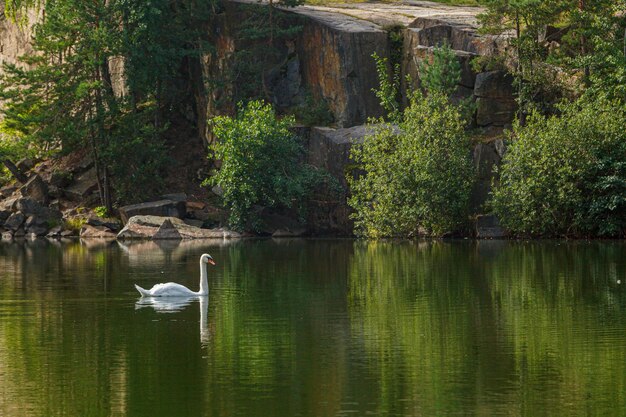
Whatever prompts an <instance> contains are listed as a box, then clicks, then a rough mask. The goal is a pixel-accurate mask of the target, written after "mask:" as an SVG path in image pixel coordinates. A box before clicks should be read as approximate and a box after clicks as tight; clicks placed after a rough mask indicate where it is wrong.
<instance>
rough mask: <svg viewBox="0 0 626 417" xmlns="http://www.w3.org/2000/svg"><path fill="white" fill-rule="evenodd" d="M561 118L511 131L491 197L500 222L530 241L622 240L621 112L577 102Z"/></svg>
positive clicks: (625, 216)
mask: <svg viewBox="0 0 626 417" xmlns="http://www.w3.org/2000/svg"><path fill="white" fill-rule="evenodd" d="M560 110H561V112H562V115H561V116H560V117H557V116H553V117H549V118H546V117H543V116H540V115H539V114H537V113H533V114H532V115H531V117H530V118H529V120H528V123H527V125H526V126H524V127H522V126H520V125H519V124H516V125H515V126H514V132H513V133H512V135H511V145H510V147H509V149H508V151H507V154H506V155H505V158H504V164H503V166H502V167H501V170H500V173H501V177H500V184H499V185H497V186H496V187H495V189H494V192H493V208H494V211H495V212H496V214H498V216H499V217H500V219H501V221H502V224H503V225H504V226H506V227H507V228H508V229H510V230H511V231H513V232H514V233H517V234H523V235H534V236H622V235H623V234H624V230H625V229H624V228H625V227H626V133H625V132H624V130H623V120H626V109H624V107H623V106H622V105H620V104H618V103H616V102H611V101H607V100H604V99H597V100H590V99H587V98H583V99H580V100H578V101H577V102H575V103H572V104H566V105H563V106H561V108H560Z"/></svg>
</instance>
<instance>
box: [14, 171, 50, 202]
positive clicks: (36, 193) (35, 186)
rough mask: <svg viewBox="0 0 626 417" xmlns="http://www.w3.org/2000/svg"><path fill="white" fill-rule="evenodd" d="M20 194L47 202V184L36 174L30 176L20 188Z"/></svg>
mask: <svg viewBox="0 0 626 417" xmlns="http://www.w3.org/2000/svg"><path fill="white" fill-rule="evenodd" d="M20 194H21V195H22V196H23V197H28V198H31V199H33V200H35V201H37V202H38V203H41V204H47V203H48V185H47V184H46V183H45V181H44V180H43V179H41V177H40V176H39V175H37V174H35V175H33V176H32V177H30V178H29V179H28V181H27V182H26V184H24V185H23V186H22V187H21V188H20Z"/></svg>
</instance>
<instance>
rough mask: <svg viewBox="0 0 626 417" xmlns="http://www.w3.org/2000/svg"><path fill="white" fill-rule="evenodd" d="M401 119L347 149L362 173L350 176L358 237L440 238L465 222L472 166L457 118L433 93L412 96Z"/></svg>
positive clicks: (440, 96) (454, 109) (456, 111)
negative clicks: (394, 124)
mask: <svg viewBox="0 0 626 417" xmlns="http://www.w3.org/2000/svg"><path fill="white" fill-rule="evenodd" d="M403 120H404V121H402V122H401V123H400V124H399V127H398V128H394V127H393V126H391V125H389V124H381V125H379V126H378V127H376V128H375V134H373V135H370V136H367V137H366V138H365V140H364V142H363V144H361V145H357V146H355V147H354V148H353V150H352V153H351V156H352V158H353V159H354V161H355V162H356V163H357V164H358V166H359V168H361V169H362V170H363V171H364V173H363V174H361V175H357V176H356V177H351V176H349V177H348V182H349V184H350V187H351V192H352V196H351V197H350V199H349V200H348V204H349V205H350V206H351V207H352V208H353V209H354V214H353V216H352V217H353V219H354V220H355V229H356V233H357V234H358V235H361V236H366V237H371V238H380V237H416V236H417V235H418V234H421V233H426V234H430V235H442V234H444V233H446V232H452V231H455V230H458V229H459V228H461V227H462V226H463V225H464V224H465V222H466V220H467V210H468V202H469V193H470V190H471V185H472V179H473V167H472V160H471V156H470V151H469V149H470V142H469V139H468V137H467V135H466V133H465V130H464V124H465V123H464V121H463V117H462V115H461V112H460V111H459V109H458V108H457V107H455V106H452V105H450V104H449V101H448V98H447V97H446V96H445V95H444V94H442V93H441V92H437V91H433V92H431V93H430V94H429V95H428V96H427V97H423V96H421V95H420V94H414V96H413V97H412V99H411V103H410V105H409V107H408V108H407V109H406V110H405V111H404V115H403Z"/></svg>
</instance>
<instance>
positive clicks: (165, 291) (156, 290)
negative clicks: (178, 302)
mask: <svg viewBox="0 0 626 417" xmlns="http://www.w3.org/2000/svg"><path fill="white" fill-rule="evenodd" d="M190 294H193V291H191V290H190V289H189V288H187V287H185V286H184V285H181V284H177V283H175V282H166V283H165V284H156V285H155V286H154V287H152V288H151V289H150V295H153V296H161V297H167V296H180V295H190Z"/></svg>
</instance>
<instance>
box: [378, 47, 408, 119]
mask: <svg viewBox="0 0 626 417" xmlns="http://www.w3.org/2000/svg"><path fill="white" fill-rule="evenodd" d="M372 58H374V61H375V62H376V74H377V76H378V88H373V89H372V91H373V92H374V94H376V97H377V98H378V100H379V101H380V106H381V107H382V108H383V110H384V111H385V114H386V116H387V120H391V121H394V122H395V121H398V120H399V119H400V118H401V116H402V112H401V109H400V64H398V63H396V64H394V65H393V66H392V68H391V71H389V67H390V66H391V64H389V59H387V58H383V57H380V56H379V55H378V54H377V53H376V52H374V53H373V54H372Z"/></svg>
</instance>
